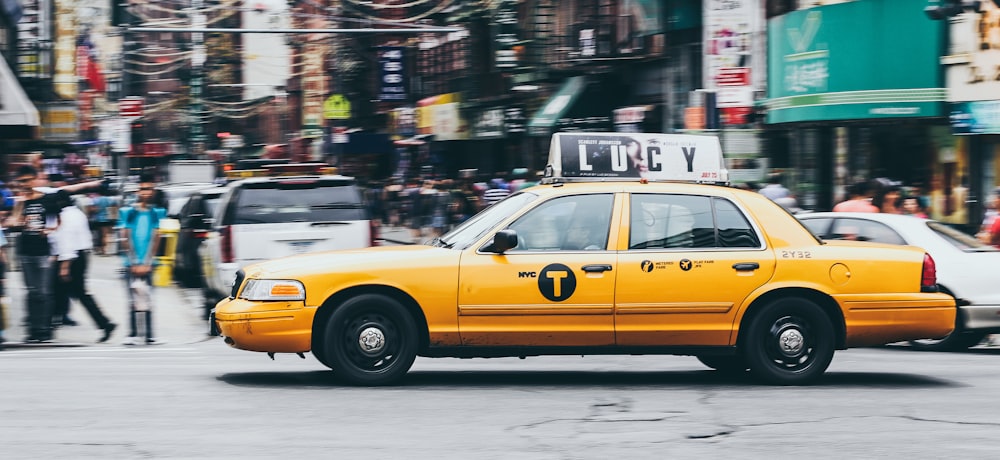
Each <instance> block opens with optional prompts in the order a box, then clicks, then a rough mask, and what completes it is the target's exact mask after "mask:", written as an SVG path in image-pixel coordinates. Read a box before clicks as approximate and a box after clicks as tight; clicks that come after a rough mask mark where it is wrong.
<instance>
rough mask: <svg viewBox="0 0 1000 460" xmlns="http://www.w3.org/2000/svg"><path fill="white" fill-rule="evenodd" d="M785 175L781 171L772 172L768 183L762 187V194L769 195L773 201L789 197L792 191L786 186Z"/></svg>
mask: <svg viewBox="0 0 1000 460" xmlns="http://www.w3.org/2000/svg"><path fill="white" fill-rule="evenodd" d="M783 182H784V177H783V176H782V175H781V173H772V174H771V175H770V176H768V180H767V185H765V186H764V187H763V188H761V189H760V194H761V195H764V196H766V197H768V198H769V199H770V200H771V201H778V200H779V199H781V198H787V197H789V196H791V195H792V192H791V191H790V190H788V189H787V188H785V185H784V184H783Z"/></svg>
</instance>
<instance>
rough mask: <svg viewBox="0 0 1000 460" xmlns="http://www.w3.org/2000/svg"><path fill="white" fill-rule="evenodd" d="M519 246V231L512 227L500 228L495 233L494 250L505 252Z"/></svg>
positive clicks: (498, 252)
mask: <svg viewBox="0 0 1000 460" xmlns="http://www.w3.org/2000/svg"><path fill="white" fill-rule="evenodd" d="M516 246H517V232H516V231H514V230H511V229H509V228H508V229H505V230H500V231H499V232H497V234H496V235H493V251H494V252H496V253H497V254H503V253H505V252H507V251H509V250H510V249H511V248H513V247H516Z"/></svg>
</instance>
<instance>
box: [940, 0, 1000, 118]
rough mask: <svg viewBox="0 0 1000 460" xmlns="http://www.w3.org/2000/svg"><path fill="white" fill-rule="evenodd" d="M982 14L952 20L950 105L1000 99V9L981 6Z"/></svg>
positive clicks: (947, 61) (989, 4)
mask: <svg viewBox="0 0 1000 460" xmlns="http://www.w3.org/2000/svg"><path fill="white" fill-rule="evenodd" d="M979 9H980V10H981V11H982V13H963V14H960V15H958V16H956V17H954V18H951V20H950V21H949V22H951V41H952V45H951V49H950V54H951V56H946V57H943V58H941V61H942V63H944V64H949V65H948V70H947V73H946V82H947V85H948V101H949V102H969V101H982V100H989V99H994V100H995V99H1000V7H997V6H996V5H994V4H993V2H989V1H985V2H981V3H980V6H979Z"/></svg>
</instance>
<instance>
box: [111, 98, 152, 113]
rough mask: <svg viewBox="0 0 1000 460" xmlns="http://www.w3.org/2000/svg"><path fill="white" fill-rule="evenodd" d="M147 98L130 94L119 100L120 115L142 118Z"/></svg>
mask: <svg viewBox="0 0 1000 460" xmlns="http://www.w3.org/2000/svg"><path fill="white" fill-rule="evenodd" d="M145 103H146V99H145V98H143V97H141V96H129V97H126V98H124V99H119V100H118V116H120V117H124V118H141V117H142V113H143V112H142V107H143V105H144V104H145Z"/></svg>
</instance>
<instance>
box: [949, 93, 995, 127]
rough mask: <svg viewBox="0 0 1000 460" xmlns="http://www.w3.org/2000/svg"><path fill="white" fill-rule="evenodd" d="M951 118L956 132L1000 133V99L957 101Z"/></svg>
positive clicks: (952, 105)
mask: <svg viewBox="0 0 1000 460" xmlns="http://www.w3.org/2000/svg"><path fill="white" fill-rule="evenodd" d="M949 118H950V119H951V128H952V132H954V133H955V134H1000V101H972V102H955V103H952V104H951V114H950V117H949Z"/></svg>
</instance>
